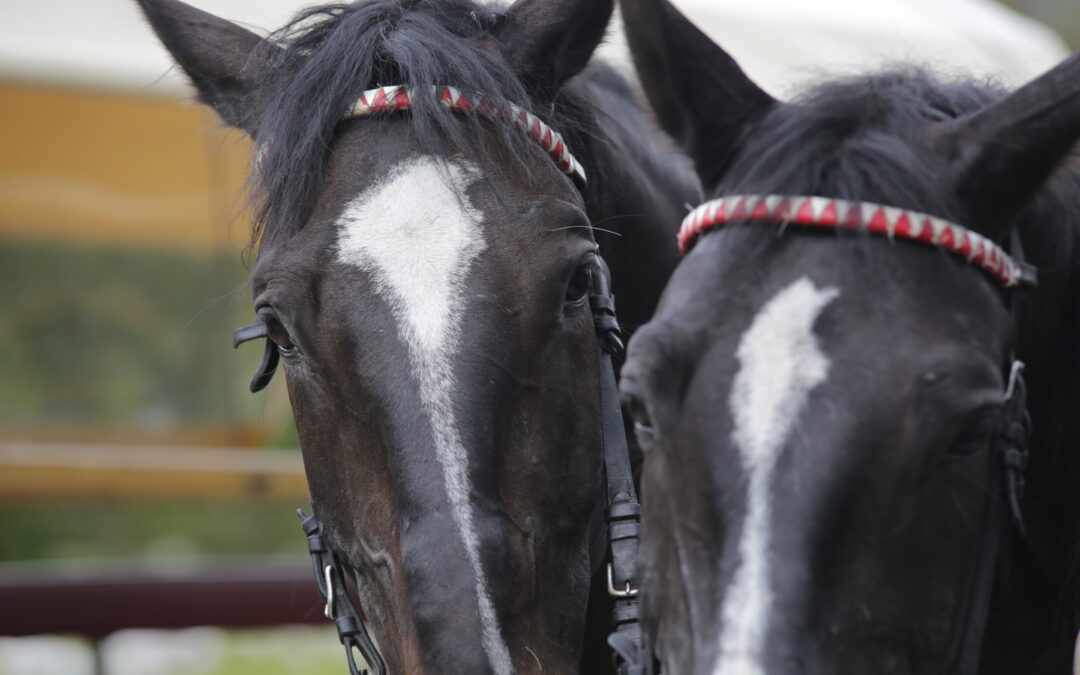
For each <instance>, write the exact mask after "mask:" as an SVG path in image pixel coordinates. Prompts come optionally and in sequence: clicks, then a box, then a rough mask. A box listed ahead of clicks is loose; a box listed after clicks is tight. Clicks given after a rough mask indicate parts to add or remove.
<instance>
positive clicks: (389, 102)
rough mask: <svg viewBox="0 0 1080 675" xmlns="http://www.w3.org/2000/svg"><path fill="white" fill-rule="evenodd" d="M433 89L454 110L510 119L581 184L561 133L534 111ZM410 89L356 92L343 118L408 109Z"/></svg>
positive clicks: (582, 172)
mask: <svg viewBox="0 0 1080 675" xmlns="http://www.w3.org/2000/svg"><path fill="white" fill-rule="evenodd" d="M433 89H434V90H435V95H436V96H438V98H439V101H440V102H441V103H442V104H443V105H444V106H446V107H447V108H448V109H450V110H453V111H454V112H459V113H472V112H474V113H476V114H478V115H482V116H484V117H488V118H491V119H495V120H498V121H502V122H510V123H511V124H513V125H514V126H515V127H517V128H518V129H519V130H521V131H522V132H523V133H524V134H525V135H527V136H528V137H529V138H531V139H532V140H533V141H534V142H536V143H537V144H538V145H540V147H542V148H543V149H544V151H545V152H546V153H548V154H549V155H551V158H552V159H554V160H555V164H557V165H558V166H559V169H560V170H562V172H563V173H565V174H567V175H569V176H570V177H572V178H574V179H575V180H576V181H578V182H579V183H580V184H581V185H584V184H585V169H584V168H583V167H582V166H581V164H580V163H579V162H578V161H577V159H575V158H574V156H573V155H572V154H570V150H569V149H567V147H566V142H565V141H563V137H562V136H561V135H560V134H559V133H558V132H557V131H555V130H554V129H552V128H551V127H549V126H548V125H547V124H545V123H544V121H543V120H541V119H540V118H538V117H537V116H536V115H533V114H532V113H531V112H529V111H527V110H525V109H524V108H521V107H520V106H517V105H514V104H513V103H510V102H506V101H498V102H493V101H491V100H489V99H488V98H486V97H484V96H483V95H482V94H470V97H471V98H470V97H466V95H465V93H464V92H462V91H461V90H459V89H456V88H455V87H446V86H437V87H433ZM413 91H414V90H413V88H412V87H410V86H407V85H392V86H389V87H379V88H377V89H368V90H367V91H365V92H364V93H362V94H360V98H359V99H358V100H357V101H356V103H354V104H353V107H352V108H350V109H349V111H348V112H347V113H345V119H351V118H353V117H364V116H367V115H375V114H378V113H386V112H396V111H398V110H408V109H409V108H411V107H412V100H413V96H414V94H413Z"/></svg>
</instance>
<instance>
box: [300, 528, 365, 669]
mask: <svg viewBox="0 0 1080 675" xmlns="http://www.w3.org/2000/svg"><path fill="white" fill-rule="evenodd" d="M296 513H297V515H299V516H300V526H301V527H302V528H303V529H304V535H305V536H306V537H307V544H308V553H310V554H311V565H312V568H313V571H314V573H315V585H316V586H317V587H318V589H319V595H321V596H322V599H323V602H325V603H326V607H325V609H324V610H323V613H324V614H325V615H326V618H327V619H331V620H333V622H334V625H335V626H336V627H337V632H338V639H339V640H340V641H341V644H342V645H343V646H344V647H345V658H346V659H347V660H348V662H349V673H350V675H368V670H367V669H366V668H365V669H361V668H360V667H359V666H357V665H356V656H355V653H354V650H355V651H358V652H360V656H362V657H363V659H364V661H365V662H366V663H367V665H368V667H369V668H371V675H385V674H386V664H384V663H383V660H382V656H381V655H380V654H379V650H378V649H376V648H375V643H373V642H372V641H371V636H370V635H368V632H367V628H366V627H365V626H364V620H363V619H362V618H361V616H360V609H359V608H358V607H357V606H356V603H354V602H353V599H352V596H351V595H350V594H349V587H348V586H347V585H346V582H345V573H344V571H343V569H342V566H341V561H340V560H339V559H338V557H337V555H336V554H335V553H334V552H333V550H331V549H330V547H329V546H328V545H327V544H326V542H325V541H324V540H323V537H322V528H321V526H320V525H319V521H318V520H317V519H316V518H315V516H309V515H307V514H306V513H304V512H303V510H301V509H297V511H296Z"/></svg>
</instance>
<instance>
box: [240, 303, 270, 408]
mask: <svg viewBox="0 0 1080 675" xmlns="http://www.w3.org/2000/svg"><path fill="white" fill-rule="evenodd" d="M260 338H262V339H263V340H265V341H266V346H265V347H264V348H263V356H262V361H261V362H260V363H259V369H258V370H256V371H255V376H254V377H252V378H251V385H250V386H249V389H250V390H251V393H253V394H254V393H256V392H259V391H262V390H263V389H265V388H266V385H268V384H270V380H271V379H273V377H274V372H275V371H277V366H278V359H279V358H280V356H279V354H278V348H277V345H275V344H274V342H273V341H272V340H271V339H270V335H269V333H268V332H267V328H266V324H265V323H263V320H262V319H255V321H253V322H252V323H250V324H249V325H247V326H244V327H243V328H237V329H236V330H235V331H233V337H232V340H233V349H236V348H237V347H239V346H240V345H242V344H244V343H245V342H250V341H251V340H258V339H260Z"/></svg>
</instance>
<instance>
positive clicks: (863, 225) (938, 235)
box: [679, 195, 1034, 288]
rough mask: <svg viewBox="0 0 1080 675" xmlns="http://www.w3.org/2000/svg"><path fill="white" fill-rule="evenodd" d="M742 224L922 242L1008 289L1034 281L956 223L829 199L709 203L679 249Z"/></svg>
mask: <svg viewBox="0 0 1080 675" xmlns="http://www.w3.org/2000/svg"><path fill="white" fill-rule="evenodd" d="M740 221H741V222H746V221H752V222H768V223H777V224H780V225H781V226H783V225H788V224H795V225H810V226H815V227H831V228H839V229H848V230H866V231H867V232H870V233H872V234H880V235H885V236H886V237H889V238H890V239H894V238H898V239H910V240H912V241H921V242H923V243H926V244H930V245H932V246H937V247H939V248H943V249H945V250H946V251H949V252H950V253H953V254H955V255H958V256H961V257H963V258H966V259H967V261H968V262H970V263H972V264H975V265H978V266H979V267H981V268H982V269H983V270H985V271H986V272H987V273H988V274H989V275H990V276H991V277H993V278H994V280H995V281H997V282H998V283H1000V284H1001V285H1002V286H1004V287H1006V288H1009V287H1012V286H1016V285H1017V284H1020V283H1029V282H1033V281H1034V279H1033V276H1032V275H1031V273H1029V272H1028V271H1027V270H1026V269H1025V267H1024V266H1022V265H1019V264H1017V263H1016V262H1015V261H1014V260H1013V259H1012V258H1010V257H1009V256H1008V255H1007V254H1006V253H1005V251H1003V250H1002V249H1001V247H1000V246H998V245H997V244H995V243H994V242H992V241H990V240H989V239H987V238H986V237H984V236H982V235H981V234H979V233H978V232H972V231H971V230H969V229H967V228H965V227H961V226H960V225H957V224H956V223H950V222H948V221H946V220H942V219H941V218H936V217H934V216H930V215H927V214H925V213H919V212H918V211H908V210H906V209H898V208H894V207H891V206H882V205H881V204H874V203H870V202H851V201H847V200H844V199H830V198H828V197H797V196H795V197H793V196H785V195H732V196H730V197H721V198H719V199H714V200H712V201H708V202H705V203H704V204H702V205H701V206H699V207H697V208H696V209H694V210H693V211H691V212H690V215H688V216H687V217H686V219H685V220H683V223H682V227H680V228H679V250H680V251H681V252H682V254H683V255H686V254H687V253H689V252H690V249H692V248H693V247H694V244H695V243H696V242H697V240H698V238H699V237H700V236H701V235H702V234H704V233H705V232H708V231H709V230H711V229H713V228H715V227H719V226H721V225H724V224H725V223H732V222H740Z"/></svg>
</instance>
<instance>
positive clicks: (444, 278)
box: [338, 157, 513, 675]
mask: <svg viewBox="0 0 1080 675" xmlns="http://www.w3.org/2000/svg"><path fill="white" fill-rule="evenodd" d="M475 175H476V171H475V169H474V168H473V167H471V166H468V165H463V164H459V163H453V162H450V163H447V162H443V161H442V160H438V159H436V158H434V157H420V158H417V159H413V160H410V161H408V162H405V163H403V164H401V165H399V166H398V167H396V168H395V169H394V170H393V171H392V172H391V173H390V175H388V176H387V177H386V178H385V179H384V180H382V181H381V182H379V183H378V184H377V185H375V186H373V187H372V188H370V189H369V190H367V191H366V192H364V193H363V194H361V195H359V196H358V197H356V198H355V199H354V200H353V201H352V202H351V203H350V204H349V205H348V206H347V207H346V208H345V211H344V213H343V214H342V216H341V218H340V219H339V221H338V224H339V227H340V232H339V235H338V237H339V239H338V259H339V260H340V261H341V262H344V263H348V264H351V265H356V266H358V267H361V268H363V269H365V270H367V271H368V272H369V273H371V275H372V278H373V279H374V282H375V286H376V290H377V291H378V293H379V294H380V295H381V296H383V298H384V299H385V300H386V302H387V303H388V304H389V305H390V309H391V311H392V312H393V314H394V318H395V319H396V320H397V322H398V330H399V332H400V334H401V338H402V341H403V342H404V343H405V345H406V347H407V348H408V351H409V360H410V362H411V364H412V368H413V372H414V374H415V375H416V378H417V380H418V382H419V385H420V402H421V404H422V406H423V409H424V412H425V413H427V416H428V418H429V420H430V423H431V432H432V436H433V437H434V442H435V455H436V458H437V459H438V461H439V464H440V465H441V466H442V470H443V475H444V477H445V480H446V491H447V494H448V495H449V498H450V509H451V513H452V515H453V518H454V521H455V522H456V523H457V526H458V530H459V532H460V534H461V538H462V541H463V542H464V544H465V552H466V555H467V556H468V559H469V564H470V565H471V567H472V570H473V573H474V574H475V576H476V597H477V603H478V608H479V612H480V622H481V630H482V631H483V634H482V636H481V640H482V642H483V646H484V651H485V653H486V654H487V658H488V662H489V663H490V664H491V668H492V670H493V671H494V672H495V673H497V675H510V673H511V672H512V670H513V667H512V664H511V660H510V650H509V649H507V647H506V643H505V642H504V641H503V638H502V634H501V632H500V629H499V624H498V619H497V617H496V615H495V606H494V605H493V604H492V602H491V596H490V595H489V593H488V590H487V583H486V580H485V577H484V570H483V567H482V565H481V563H480V541H479V537H478V536H477V533H476V529H475V527H474V526H473V515H472V507H471V505H470V500H469V494H470V492H471V490H472V486H471V484H470V480H469V473H468V463H469V458H468V453H467V452H466V451H465V448H464V446H463V445H462V443H461V437H460V434H459V433H458V429H457V421H456V420H455V419H454V406H453V394H454V384H455V383H454V368H453V358H454V354H455V353H456V351H457V347H458V345H459V343H460V339H461V331H460V325H459V323H460V319H461V314H462V312H463V311H464V308H465V299H464V297H463V294H464V290H465V289H464V281H465V278H466V276H467V274H468V271H469V267H470V265H471V264H472V262H473V260H475V259H476V257H477V256H478V255H479V254H480V252H481V251H483V250H484V248H485V247H486V244H485V242H484V237H483V232H482V231H481V228H480V222H481V220H482V218H483V216H482V214H481V213H480V211H478V210H477V209H476V208H475V207H474V206H473V205H472V204H471V202H470V201H469V198H468V196H467V195H466V194H465V190H466V188H467V187H468V186H469V184H470V183H471V182H472V177H473V176H475Z"/></svg>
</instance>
